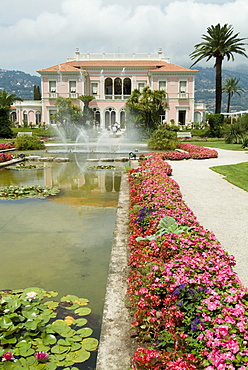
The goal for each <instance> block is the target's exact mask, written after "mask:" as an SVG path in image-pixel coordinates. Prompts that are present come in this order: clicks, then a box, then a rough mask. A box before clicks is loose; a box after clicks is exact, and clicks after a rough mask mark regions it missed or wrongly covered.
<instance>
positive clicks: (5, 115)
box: [0, 108, 13, 139]
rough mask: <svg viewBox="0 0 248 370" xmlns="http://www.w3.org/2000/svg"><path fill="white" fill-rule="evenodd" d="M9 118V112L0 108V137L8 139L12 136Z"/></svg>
mask: <svg viewBox="0 0 248 370" xmlns="http://www.w3.org/2000/svg"><path fill="white" fill-rule="evenodd" d="M10 126H11V122H10V120H9V112H8V110H6V109H5V108H0V137H2V138H5V139H10V138H12V137H13V132H12V130H11V127H10Z"/></svg>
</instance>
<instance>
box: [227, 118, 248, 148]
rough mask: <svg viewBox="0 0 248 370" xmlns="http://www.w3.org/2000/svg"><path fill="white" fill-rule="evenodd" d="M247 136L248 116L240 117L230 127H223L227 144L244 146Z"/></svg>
mask: <svg viewBox="0 0 248 370" xmlns="http://www.w3.org/2000/svg"><path fill="white" fill-rule="evenodd" d="M247 135H248V114H246V115H244V116H241V117H239V118H238V119H237V121H234V122H233V123H232V124H230V125H225V127H224V137H225V142H226V143H227V144H244V141H245V140H246V138H247Z"/></svg>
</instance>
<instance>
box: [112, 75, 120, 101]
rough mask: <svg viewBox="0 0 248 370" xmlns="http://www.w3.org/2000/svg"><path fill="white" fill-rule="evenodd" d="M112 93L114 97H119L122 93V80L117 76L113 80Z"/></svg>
mask: <svg viewBox="0 0 248 370" xmlns="http://www.w3.org/2000/svg"><path fill="white" fill-rule="evenodd" d="M114 95H115V99H121V95H122V80H121V79H120V78H119V77H117V78H115V81H114Z"/></svg>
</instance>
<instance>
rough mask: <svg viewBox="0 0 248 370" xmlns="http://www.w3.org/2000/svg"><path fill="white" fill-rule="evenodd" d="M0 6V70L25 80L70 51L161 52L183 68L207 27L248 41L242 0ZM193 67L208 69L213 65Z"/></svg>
mask: <svg viewBox="0 0 248 370" xmlns="http://www.w3.org/2000/svg"><path fill="white" fill-rule="evenodd" d="M0 5H1V13H0V69H7V70H19V71H24V72H26V73H30V74H31V75H38V74H37V72H36V71H37V70H40V69H43V68H47V67H51V66H53V65H56V64H61V63H64V62H66V60H67V57H72V56H73V55H74V52H75V50H76V48H79V50H80V52H81V53H91V52H92V53H96V52H106V53H108V52H109V53H113V52H115V53H117V52H120V53H129V52H132V53H133V52H140V53H149V52H151V53H154V52H155V53H156V52H157V51H158V49H159V48H162V51H163V54H164V55H165V56H166V57H169V58H170V61H171V63H174V64H177V65H180V66H183V67H187V68H189V67H190V66H191V64H192V60H191V59H190V57H189V54H190V53H191V52H192V51H194V45H195V44H197V43H199V42H201V41H202V35H203V34H206V31H207V27H209V26H211V25H216V24H217V23H220V24H221V25H224V24H231V25H232V26H233V28H234V31H235V33H239V37H242V38H246V37H248V26H247V19H248V1H247V0H234V1H228V0H175V1H172V0H8V1H6V0H0ZM245 42H247V43H248V39H247V40H246V41H245ZM246 52H247V54H248V46H247V45H246ZM197 66H201V67H209V68H211V67H213V66H214V60H213V59H211V60H210V61H209V62H206V61H205V60H203V61H202V62H201V63H199V64H197ZM197 66H194V68H196V67H197ZM246 66H247V68H248V58H245V57H242V56H239V55H236V56H235V61H234V62H230V61H229V62H226V63H225V62H224V65H223V67H224V68H229V69H236V70H237V69H239V68H243V67H246Z"/></svg>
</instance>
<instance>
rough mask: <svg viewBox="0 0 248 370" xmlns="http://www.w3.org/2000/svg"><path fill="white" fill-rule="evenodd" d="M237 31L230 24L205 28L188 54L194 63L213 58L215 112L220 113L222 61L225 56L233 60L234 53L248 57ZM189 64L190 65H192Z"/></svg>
mask: <svg viewBox="0 0 248 370" xmlns="http://www.w3.org/2000/svg"><path fill="white" fill-rule="evenodd" d="M238 35H239V33H235V34H234V29H233V26H232V25H228V24H224V26H221V25H220V24H219V23H218V24H217V25H216V26H213V25H212V26H210V27H208V28H207V35H204V34H203V35H202V39H203V40H204V41H203V42H201V43H199V44H196V45H195V46H194V47H195V50H194V51H193V52H192V53H191V54H190V57H191V59H196V61H195V62H194V63H193V64H192V66H193V65H195V64H196V63H198V62H199V61H200V60H202V59H204V58H207V61H209V60H210V59H211V58H215V64H214V67H215V113H217V114H218V113H221V98H222V62H223V60H224V58H225V57H226V58H227V60H230V59H231V60H232V61H233V60H234V54H235V53H236V54H240V55H243V56H245V57H248V56H247V54H246V52H245V48H244V46H245V45H246V44H244V43H243V42H242V41H243V40H245V39H246V38H239V37H238ZM192 66H191V67H192Z"/></svg>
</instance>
